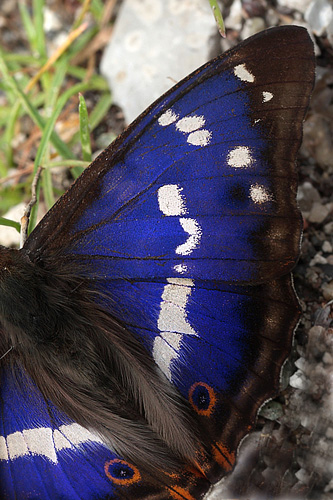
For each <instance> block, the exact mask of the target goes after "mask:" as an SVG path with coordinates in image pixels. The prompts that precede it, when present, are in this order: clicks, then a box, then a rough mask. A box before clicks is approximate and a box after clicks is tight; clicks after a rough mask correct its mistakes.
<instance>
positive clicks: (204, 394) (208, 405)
mask: <svg viewBox="0 0 333 500" xmlns="http://www.w3.org/2000/svg"><path fill="white" fill-rule="evenodd" d="M188 399H189V401H190V403H191V405H192V407H193V409H194V410H195V411H196V412H197V413H198V414H199V415H202V416H204V417H210V416H211V415H212V413H213V411H214V408H215V404H216V394H215V391H214V389H213V388H212V387H210V386H209V385H208V384H206V383H205V382H195V383H194V384H193V385H192V387H191V388H190V390H189V395H188Z"/></svg>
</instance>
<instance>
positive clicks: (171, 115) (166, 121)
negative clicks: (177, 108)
mask: <svg viewBox="0 0 333 500" xmlns="http://www.w3.org/2000/svg"><path fill="white" fill-rule="evenodd" d="M178 118H179V115H177V113H175V112H174V111H172V109H168V110H167V111H166V112H165V113H163V115H161V116H160V117H159V119H158V123H159V124H160V125H161V126H162V127H166V126H167V125H171V123H174V122H175V121H177V120H178Z"/></svg>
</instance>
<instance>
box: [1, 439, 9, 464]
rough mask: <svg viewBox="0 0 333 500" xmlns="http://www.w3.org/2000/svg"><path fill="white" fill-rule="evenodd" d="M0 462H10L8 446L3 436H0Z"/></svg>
mask: <svg viewBox="0 0 333 500" xmlns="http://www.w3.org/2000/svg"><path fill="white" fill-rule="evenodd" d="M0 460H8V451H7V444H6V440H5V438H4V437H3V436H0Z"/></svg>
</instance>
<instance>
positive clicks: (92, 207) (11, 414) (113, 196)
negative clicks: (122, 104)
mask: <svg viewBox="0 0 333 500" xmlns="http://www.w3.org/2000/svg"><path fill="white" fill-rule="evenodd" d="M290 47H292V49H293V50H291V49H290ZM313 78H314V56H313V48H312V43H311V41H310V39H309V37H308V35H307V34H306V31H305V30H303V29H301V28H296V27H289V28H287V27H285V28H279V29H276V30H268V31H266V32H263V33H262V34H260V35H257V36H255V37H253V38H252V39H250V40H248V41H245V42H243V43H242V44H241V45H240V46H239V47H238V48H237V49H235V50H232V51H230V52H229V53H227V54H225V55H223V56H221V57H219V58H217V59H215V60H213V61H211V62H210V63H208V64H207V65H205V66H203V67H202V68H200V69H199V70H197V71H196V72H195V73H193V74H192V75H190V76H189V77H188V78H186V79H185V80H183V81H182V82H180V83H179V84H178V85H177V86H176V87H175V88H174V89H171V90H170V91H169V92H168V93H167V94H165V96H162V97H161V98H160V99H159V100H158V101H156V103H154V104H153V105H152V106H151V107H150V108H148V110H147V111H146V112H145V113H144V114H143V115H141V117H139V118H138V120H136V121H135V122H134V123H133V125H131V126H130V127H129V128H128V129H127V130H126V131H125V132H124V134H122V136H120V138H118V139H117V140H116V141H115V142H114V143H113V144H112V145H111V146H110V147H109V148H107V149H106V150H105V151H104V152H103V153H101V155H100V156H99V157H98V158H97V159H96V160H95V161H94V162H93V163H92V165H91V166H90V167H89V168H88V169H87V170H86V171H85V172H84V174H83V175H82V176H81V177H80V178H79V179H78V180H77V181H76V182H75V183H74V185H73V186H72V187H71V188H70V190H69V191H68V192H67V193H66V194H65V195H64V196H63V197H61V198H60V200H58V202H57V203H56V205H55V206H54V207H53V208H52V209H51V210H50V211H49V212H48V214H46V216H45V217H44V219H43V220H42V221H41V222H40V224H39V225H38V226H37V227H36V229H35V230H34V231H33V232H32V234H31V235H30V236H29V238H28V240H27V241H26V243H25V245H24V247H23V249H22V250H20V251H16V250H7V249H1V251H0V264H1V268H2V271H1V275H0V298H1V307H0V315H1V320H0V321H1V347H2V349H3V352H5V351H6V350H8V349H9V348H10V347H11V345H13V346H14V349H13V351H14V352H13V353H12V352H11V354H10V356H8V357H7V358H4V360H3V365H4V366H3V369H2V375H1V398H2V403H3V404H2V408H3V409H2V420H1V425H2V427H3V428H2V429H0V431H1V432H0V435H1V438H0V439H1V441H0V474H1V475H2V476H1V479H3V481H2V482H1V484H4V485H5V487H4V493H5V496H4V498H10V499H11V498H15V495H17V496H18V497H19V498H20V495H21V498H25V497H27V498H28V497H29V494H30V493H29V491H30V492H31V491H38V492H39V493H38V495H39V496H38V495H37V496H36V498H45V496H44V497H43V494H44V493H43V488H46V489H47V491H48V492H50V493H48V494H49V495H50V496H51V498H52V494H53V497H58V498H66V499H67V498H76V497H75V495H77V497H78V498H87V499H90V498H110V499H118V498H130V499H139V498H154V500H155V499H156V500H158V499H163V500H166V499H174V500H175V499H176V500H179V499H188V500H191V499H200V498H202V497H203V494H204V493H205V492H206V491H207V490H208V488H209V486H210V484H212V483H214V482H216V481H217V480H218V479H219V478H220V477H221V476H222V475H223V474H224V473H226V472H228V471H230V470H231V469H232V467H233V464H234V462H235V454H236V450H237V447H238V444H239V442H240V440H241V439H242V437H243V436H244V435H245V434H246V433H247V432H248V431H249V429H250V428H251V427H252V426H253V424H254V422H255V417H256V413H257V410H258V408H259V407H260V405H261V404H262V403H263V402H264V401H265V400H266V399H267V398H269V397H271V396H272V395H273V394H275V393H276V391H277V389H278V383H279V373H280V369H281V366H282V364H283V362H284V360H285V359H286V357H287V355H288V351H289V349H290V345H291V339H292V333H293V330H294V328H295V326H296V324H297V321H298V318H299V305H298V301H297V298H296V296H295V293H294V290H293V286H292V280H291V277H290V271H291V269H292V268H293V266H294V265H295V262H296V260H297V257H298V253H299V244H300V237H301V218H300V214H299V211H298V209H297V205H296V190H297V174H296V171H295V165H294V163H295V156H296V153H297V150H298V147H299V145H300V140H301V130H302V120H303V118H304V114H305V111H306V108H307V105H308V100H309V94H310V91H311V89H312V86H313ZM17 297H20V303H19V304H18V305H17V306H15V302H17ZM15 380H16V381H15ZM18 386H20V387H21V388H22V387H23V391H20V390H19V388H18ZM29 394H30V396H29ZM29 397H30V399H31V402H30V403H29ZM20 408H22V411H21V410H20ZM23 409H24V411H23ZM26 409H28V410H27V411H26ZM86 429H88V431H87V430H86ZM32 436H33V437H34V439H33V438H32ZM42 436H43V439H44V447H43V446H38V445H37V444H36V440H37V441H38V439H42V438H41V437H42ZM1 446H2V447H1ZM50 457H51V458H50ZM73 461H77V462H76V463H77V464H80V468H81V474H80V476H79V477H78V471H77V468H75V466H74V462H73ZM26 466H27V467H31V468H32V469H31V470H32V472H31V474H32V477H33V479H34V481H35V482H34V483H31V484H33V486H29V485H28V484H27V483H26V482H25V481H24V479H22V478H21V477H19V475H20V470H22V467H26ZM33 470H34V471H35V472H33ZM52 471H53V472H52ZM52 475H53V477H54V476H55V475H56V476H57V477H58V480H57V481H56V482H57V484H58V486H57V485H56V484H53V482H52V481H53V479H52ZM12 478H14V479H12ZM29 488H30V489H29ZM57 488H58V489H57ZM74 490H75V494H74V493H73V491H74ZM54 492H56V493H54Z"/></svg>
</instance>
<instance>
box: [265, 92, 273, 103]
mask: <svg viewBox="0 0 333 500" xmlns="http://www.w3.org/2000/svg"><path fill="white" fill-rule="evenodd" d="M271 99H273V94H272V92H263V93H262V102H268V101H270V100H271Z"/></svg>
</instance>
